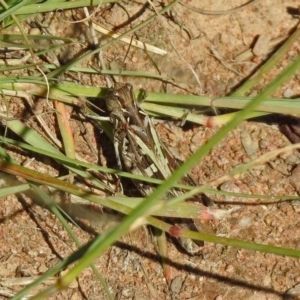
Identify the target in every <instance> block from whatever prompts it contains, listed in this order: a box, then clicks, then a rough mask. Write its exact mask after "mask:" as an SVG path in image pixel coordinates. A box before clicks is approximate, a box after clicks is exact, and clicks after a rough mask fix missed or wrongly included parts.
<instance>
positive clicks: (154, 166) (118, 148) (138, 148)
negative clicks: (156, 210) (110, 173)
mask: <svg viewBox="0 0 300 300" xmlns="http://www.w3.org/2000/svg"><path fill="white" fill-rule="evenodd" d="M106 106H107V109H108V111H109V112H110V120H111V122H112V124H113V128H114V132H113V138H114V148H115V153H116V158H117V165H118V168H119V169H120V170H126V171H127V172H130V173H133V174H137V175H143V176H147V177H153V178H157V179H166V178H168V177H169V176H171V174H172V170H174V169H175V168H176V167H177V165H178V163H177V160H176V159H175V158H174V157H173V156H172V154H171V153H170V152H169V150H168V149H167V148H166V147H165V146H164V145H163V144H162V142H161V141H160V139H159V137H158V135H157V132H156V129H155V127H154V125H153V124H152V121H151V119H150V117H149V116H148V115H147V114H146V113H145V112H144V111H143V110H142V108H141V107H140V106H139V104H138V102H137V100H136V99H135V95H134V93H133V88H132V85H131V84H128V83H126V84H123V83H116V84H115V86H114V88H112V89H111V90H110V91H109V92H108V95H107V98H106ZM183 181H184V182H187V183H188V184H189V185H190V184H192V185H194V184H193V182H192V180H191V179H190V178H189V177H188V176H186V177H185V178H184V179H183ZM134 184H135V185H136V187H137V188H138V190H139V191H140V193H141V194H142V195H143V196H148V195H150V194H151V193H152V192H153V190H154V188H155V186H154V185H151V184H149V183H143V182H140V181H136V180H134ZM181 193H182V191H180V190H179V189H175V188H174V189H172V190H170V191H169V192H168V194H167V195H166V197H165V198H166V200H167V199H171V198H174V197H176V196H178V195H180V194H181ZM200 201H201V200H200ZM190 225H191V224H190V223H188V225H187V223H186V221H184V222H183V223H180V225H179V226H181V227H185V228H187V227H191V226H190ZM193 227H194V228H193V229H194V230H195V226H193ZM188 229H189V228H188ZM196 230H197V229H196ZM179 241H180V244H181V245H182V247H183V248H184V249H185V250H186V251H187V252H188V253H190V254H194V253H197V252H198V251H199V250H200V248H199V246H198V245H197V244H196V243H195V242H194V241H192V240H190V239H185V238H180V240H179Z"/></svg>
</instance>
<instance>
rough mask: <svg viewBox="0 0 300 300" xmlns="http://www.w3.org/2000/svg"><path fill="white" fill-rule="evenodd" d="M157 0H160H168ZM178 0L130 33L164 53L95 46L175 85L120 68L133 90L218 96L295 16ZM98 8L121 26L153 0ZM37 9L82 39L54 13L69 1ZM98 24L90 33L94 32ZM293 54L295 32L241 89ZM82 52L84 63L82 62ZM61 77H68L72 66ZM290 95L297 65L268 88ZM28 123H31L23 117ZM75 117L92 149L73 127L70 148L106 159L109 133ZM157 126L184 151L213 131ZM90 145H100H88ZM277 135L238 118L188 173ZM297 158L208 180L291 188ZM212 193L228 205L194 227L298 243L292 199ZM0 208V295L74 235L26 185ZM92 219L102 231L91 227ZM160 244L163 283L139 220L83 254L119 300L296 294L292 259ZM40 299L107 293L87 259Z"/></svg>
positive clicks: (207, 173) (81, 233)
mask: <svg viewBox="0 0 300 300" xmlns="http://www.w3.org/2000/svg"><path fill="white" fill-rule="evenodd" d="M164 2H165V5H166V4H167V2H168V1H164ZM183 2H184V4H187V5H189V7H187V6H185V5H182V4H179V3H178V4H176V5H175V6H174V8H173V9H172V10H171V12H169V13H168V14H167V15H163V16H162V17H160V18H159V19H157V20H156V21H154V22H152V23H150V24H149V25H148V26H147V27H145V28H144V29H142V30H140V31H138V32H137V36H138V38H139V39H140V40H141V41H143V42H146V43H148V44H151V45H155V46H156V47H159V48H161V49H164V50H166V51H167V52H168V54H167V55H166V56H160V55H157V54H153V53H150V54H149V53H145V52H144V51H143V50H140V49H136V48H134V47H131V49H130V50H129V53H128V56H127V58H126V60H125V62H124V61H123V60H124V57H125V53H126V51H127V48H128V45H125V44H121V43H120V44H118V45H117V46H116V45H114V46H111V47H108V48H107V49H105V51H104V52H103V57H104V59H105V60H106V61H107V64H108V65H109V66H110V68H112V69H113V68H116V67H120V66H122V67H123V68H124V69H127V70H138V71H141V72H153V73H159V74H161V75H163V76H166V77H168V78H172V79H173V80H175V81H176V82H177V83H178V86H176V87H174V86H173V85H170V84H168V85H166V84H162V83H161V82H159V81H155V80H150V79H141V78H134V79H132V78H129V77H127V78H122V79H121V80H123V81H127V82H131V83H132V84H133V85H134V86H135V88H136V89H138V88H140V87H143V88H145V89H146V90H149V91H167V92H173V93H175V92H179V93H186V92H190V93H196V94H199V95H200V94H201V95H209V96H212V97H213V96H217V95H225V94H227V93H229V92H230V91H232V90H234V88H235V86H236V85H237V84H238V83H240V82H241V81H242V80H243V79H244V78H246V77H247V76H248V75H249V74H250V73H251V72H252V71H253V70H254V69H255V68H257V67H258V66H259V64H260V63H261V62H262V61H263V60H264V59H265V58H266V57H267V55H269V53H270V51H272V47H273V46H272V45H273V44H272V43H274V44H276V41H277V39H279V38H283V39H284V38H286V37H287V36H289V35H290V34H291V32H292V31H293V29H294V28H295V27H296V26H297V24H298V19H297V16H299V14H298V15H297V12H298V5H299V2H298V1H293V0H280V1H279V0H265V1H263V0H261V1H258V0H257V1H250V2H251V3H249V5H245V6H244V7H241V8H240V9H236V10H235V9H234V8H237V7H240V6H241V5H243V4H245V2H244V1H242V0H226V1H224V0H222V1H221V0H216V1H207V0H204V1H197V0H189V1H183ZM161 4H162V3H160V5H159V3H158V2H156V1H154V6H155V9H157V10H160V9H161ZM190 6H192V7H193V9H190V8H191V7H190ZM103 7H106V6H103ZM106 8H107V9H105V10H101V9H102V7H101V9H100V10H99V12H98V13H96V14H95V15H94V16H93V18H94V19H95V20H96V21H97V22H98V23H99V24H103V26H104V27H106V28H113V27H119V28H120V31H122V28H123V27H124V26H126V25H127V24H128V23H130V22H132V23H131V25H132V26H133V25H136V24H138V23H139V22H141V20H145V19H146V18H147V17H148V16H149V15H150V11H152V10H153V8H152V7H151V5H150V4H148V5H147V1H121V3H120V5H112V6H107V7H106ZM195 8H198V11H196V10H195ZM228 10H231V11H230V13H226V12H228ZM92 11H93V10H92V9H90V12H92ZM292 13H294V15H293V14H292ZM40 17H41V20H42V22H46V21H47V23H48V24H47V25H48V28H49V30H53V31H55V33H56V34H57V35H61V36H71V37H78V36H80V35H82V34H83V35H85V37H86V38H87V37H88V36H89V35H90V34H89V32H88V30H87V27H86V25H83V24H76V25H74V24H71V23H69V22H62V21H61V20H64V19H73V20H74V19H82V18H83V14H82V11H80V10H78V11H75V12H70V11H69V12H59V13H58V12H57V13H54V14H51V17H50V18H47V16H45V15H43V16H40ZM34 24H35V23H34V22H30V21H27V22H24V28H25V30H28V32H30V31H31V30H33V27H34ZM34 29H36V28H34ZM15 33H16V32H15ZM98 35H99V39H100V40H101V38H100V37H101V35H100V34H98ZM258 36H262V37H263V38H262V43H261V45H256V41H257V38H258ZM265 41H266V42H265ZM255 46H256V47H255ZM79 47H80V46H78V49H77V48H76V47H74V49H73V48H72V49H68V51H65V52H64V53H58V54H57V56H58V58H59V60H60V62H62V61H63V60H64V59H65V60H68V59H69V58H71V57H72V56H73V55H76V51H79V50H80V48H79ZM249 49H252V50H249ZM253 49H254V50H253ZM242 53H243V55H241V54H242ZM298 55H299V41H298V42H297V43H295V45H294V46H293V48H292V49H291V50H290V51H289V52H288V54H287V56H286V57H285V58H284V59H283V60H282V61H281V62H280V63H279V64H278V65H277V66H276V68H274V69H273V70H272V71H271V72H270V73H269V74H268V75H267V76H266V77H265V78H264V80H262V82H260V84H259V86H258V87H256V89H255V90H253V91H252V92H251V95H256V94H257V93H258V92H259V91H260V90H261V89H262V88H263V87H264V86H265V85H266V84H267V83H268V82H269V81H270V80H271V79H272V78H274V77H275V76H276V75H277V74H278V73H279V72H280V71H281V70H283V69H284V68H285V67H286V66H287V65H288V64H289V63H290V62H291V61H292V60H293V59H295V58H296V57H297V56H298ZM91 63H93V62H92V61H88V62H83V65H84V64H86V65H88V64H91ZM190 68H192V69H193V70H194V73H195V74H196V76H195V74H194V73H193V72H191V69H190ZM66 76H67V75H66ZM79 76H80V77H79ZM65 78H66V79H68V80H72V79H71V77H65ZM74 80H75V79H74ZM76 80H79V81H80V83H81V84H84V85H94V86H95V85H97V86H104V85H105V83H104V80H103V77H102V76H93V77H92V76H90V75H86V74H81V75H78V77H77V78H76ZM299 94H300V87H299V75H298V76H297V75H296V76H295V77H293V79H292V80H290V81H289V82H288V83H286V84H285V85H284V86H283V87H282V88H281V89H280V90H278V91H277V92H276V94H275V95H273V96H276V97H280V98H284V97H286V95H288V96H289V97H295V96H296V95H299ZM38 100H39V101H41V108H40V109H41V111H43V109H44V110H45V109H46V108H47V107H46V104H45V102H43V99H35V101H38ZM37 103H39V102H37ZM43 103H44V104H43ZM47 105H49V104H47ZM299 105H300V104H299ZM25 108H26V107H25V105H24V101H23V100H22V99H18V98H11V99H10V109H11V112H13V113H14V114H15V115H17V116H18V115H22V110H23V109H25ZM47 122H48V124H49V126H50V127H51V126H55V123H54V121H53V117H51V115H50V117H49V119H48V121H47ZM74 124H75V125H74V130H78V132H81V131H80V130H81V129H80V127H76V126H78V123H74ZM31 125H32V126H38V125H35V124H34V122H32V124H31ZM84 126H85V127H86V130H87V132H88V134H89V136H90V139H91V144H92V146H93V147H94V149H95V153H96V154H95V155H93V154H92V153H91V151H90V149H89V148H88V147H87V145H86V143H84V141H83V139H82V138H81V135H80V134H78V135H77V134H76V137H75V141H76V150H77V151H78V153H79V154H80V155H81V157H84V158H85V159H86V160H88V161H91V162H93V161H95V160H96V157H98V156H100V157H101V159H100V161H101V163H102V164H106V165H108V166H112V167H113V166H115V161H114V158H113V157H112V156H106V155H105V153H107V152H108V151H107V149H110V150H109V151H110V152H111V153H113V147H112V145H110V142H109V140H108V139H107V138H105V136H104V134H100V133H99V134H97V136H96V137H95V132H96V131H95V130H94V128H93V126H92V124H85V125H84ZM3 130H4V129H3ZM157 130H158V132H159V133H160V135H161V138H162V140H163V141H164V142H165V143H166V144H167V145H169V146H170V147H171V148H172V149H173V150H172V151H173V152H176V153H177V154H178V156H179V157H180V158H181V159H182V160H184V159H186V158H187V157H188V156H189V155H191V154H192V153H193V152H194V151H195V150H196V149H197V148H198V147H199V146H201V144H203V143H205V142H206V141H207V140H208V139H209V138H210V137H211V136H213V134H214V133H215V132H216V131H217V130H218V128H214V129H209V128H204V127H202V126H198V125H192V124H186V125H185V126H184V127H179V126H176V124H174V123H168V122H165V123H161V124H158V125H157ZM53 132H55V128H54V127H53ZM100 144H101V145H106V146H105V147H104V150H103V151H102V152H101V153H100V154H99V153H98V151H99V150H98V149H99V145H100ZM286 145H289V141H288V140H287V138H286V137H285V136H284V135H283V134H282V133H280V131H279V128H278V124H277V123H275V122H274V123H272V121H270V120H268V122H265V121H260V122H255V121H248V122H244V123H243V124H242V125H240V126H239V127H238V128H237V129H236V130H234V131H232V132H231V133H230V134H229V135H228V136H227V137H226V139H225V140H223V141H222V142H221V143H220V144H219V145H217V146H216V147H215V148H214V149H213V151H212V152H211V153H210V154H209V156H207V157H206V158H205V160H203V161H202V162H199V164H198V165H197V166H195V167H194V169H193V170H192V172H191V175H192V177H193V178H194V179H195V181H196V182H198V183H199V184H200V183H201V182H207V181H209V180H212V179H215V178H218V177H219V176H222V175H224V174H226V173H227V172H228V171H230V170H231V169H232V168H234V167H236V166H238V165H240V164H242V163H246V162H249V161H251V160H252V159H254V158H257V157H259V156H260V155H262V154H264V153H267V152H268V151H271V150H275V149H277V148H281V147H283V146H286ZM106 148H107V149H106ZM9 153H10V154H11V155H12V156H13V157H14V159H15V160H16V161H18V162H22V164H27V165H28V164H29V166H30V167H31V168H33V169H35V170H37V171H40V172H44V173H47V174H50V175H53V176H57V175H58V174H59V170H58V169H57V168H56V165H55V164H53V163H51V162H49V161H45V160H41V159H38V160H36V161H33V162H31V161H30V158H31V157H30V156H28V153H23V152H20V151H18V150H17V149H9ZM299 162H300V155H299V153H298V152H297V151H294V152H292V151H290V152H289V153H284V154H282V155H280V156H279V157H277V158H276V159H274V160H272V161H270V162H268V163H265V164H259V165H257V166H255V168H253V169H252V170H250V171H247V172H245V173H244V174H242V175H241V176H239V177H238V178H236V179H232V180H228V181H227V182H224V183H223V184H222V185H221V186H218V187H217V188H218V189H220V190H224V191H230V192H239V193H245V194H247V193H248V194H249V193H250V194H261V195H277V196H281V195H282V196H283V195H298V193H299V192H300V191H299V183H298V182H299V179H300V178H299V175H298V174H299V172H298V169H299ZM3 179H4V178H3ZM5 180H6V181H7V180H8V179H7V178H6V179H5ZM2 184H5V183H2ZM6 184H7V182H6ZM212 200H213V201H214V202H215V204H216V205H217V206H218V207H220V208H222V209H224V210H227V211H228V214H227V215H226V217H224V218H223V219H222V220H220V221H210V222H203V221H202V222H200V223H201V228H202V230H203V231H204V232H208V233H213V234H216V235H219V236H224V237H231V238H236V239H240V240H246V241H253V242H257V243H263V244H271V245H276V246H281V247H286V248H292V249H298V247H300V222H299V221H298V219H299V213H300V206H299V205H298V202H297V201H294V202H280V203H277V202H272V203H271V204H266V203H263V202H262V201H261V199H249V198H237V197H233V196H226V197H225V196H216V197H215V196H214V197H213V198H212ZM95 209H96V208H95ZM0 216H1V219H0V220H1V222H0V241H1V242H0V257H1V260H0V264H1V265H0V299H7V298H9V297H10V295H13V294H14V293H15V292H16V291H18V290H20V288H21V286H20V285H14V284H13V282H14V280H15V279H17V280H19V281H17V282H18V283H19V282H20V280H21V279H24V278H27V277H29V278H31V277H35V276H38V275H41V274H43V273H44V272H46V271H47V270H48V269H49V268H51V267H53V266H54V265H55V264H56V263H57V262H59V261H60V260H61V259H63V258H65V257H67V256H68V255H70V254H71V253H72V252H73V251H74V250H75V249H76V246H75V244H74V242H73V241H72V240H71V239H70V237H69V236H68V234H67V233H66V231H65V230H64V228H63V227H62V225H61V224H60V223H59V222H58V220H57V219H56V218H55V217H54V216H53V215H52V214H51V213H50V212H49V211H48V210H45V209H43V208H41V207H40V206H38V205H36V204H35V202H32V199H29V198H27V197H26V196H23V195H19V196H18V197H7V198H5V199H1V204H0ZM100 216H101V215H100ZM99 219H101V217H99ZM73 230H74V232H75V233H76V235H77V237H78V238H79V240H80V242H81V243H86V242H87V241H89V240H90V239H91V238H92V237H93V234H92V233H91V232H88V231H85V230H83V229H82V228H80V227H76V226H73ZM96 230H97V231H98V232H99V231H101V230H100V229H99V228H97V229H96ZM168 246H169V252H168V258H169V260H170V264H171V271H172V272H171V276H170V280H169V282H167V280H166V279H165V277H164V274H163V269H162V267H161V264H160V258H159V256H158V255H157V252H156V250H155V247H154V245H153V242H152V238H151V236H150V235H149V232H148V231H147V230H145V229H142V228H141V229H139V230H137V231H134V232H131V233H130V234H128V235H126V236H124V237H122V239H121V240H120V241H119V242H118V243H117V244H116V245H114V246H113V247H111V248H110V249H108V250H107V251H106V252H105V253H104V254H103V255H102V256H101V257H99V258H98V259H97V260H96V261H95V263H94V265H95V267H96V268H97V269H98V271H99V272H100V273H101V274H102V276H103V279H104V281H105V282H106V284H107V286H108V288H109V290H110V292H111V293H112V295H113V296H114V298H115V299H120V300H121V299H124V300H125V299H136V300H143V299H172V300H175V299H207V300H213V299H214V300H227V299H228V300H229V299H259V300H263V299H265V300H267V299H269V300H270V299H272V300H277V299H300V288H299V287H298V285H299V284H300V273H299V267H300V263H299V260H298V259H294V258H290V257H281V256H277V255H274V254H266V253H260V252H255V251H250V250H244V249H238V248H234V247H229V246H224V245H216V244H212V243H205V244H204V246H203V248H202V250H201V253H200V254H199V255H194V256H190V255H187V254H185V253H182V252H181V251H180V250H179V249H178V247H176V246H175V245H174V243H173V241H171V240H170V241H169V245H168ZM47 284H49V283H46V285H47ZM46 285H45V286H46ZM288 293H290V295H288ZM292 293H294V294H293V296H292V295H291V294H292ZM49 299H73V300H75V299H89V300H92V299H108V298H107V296H106V294H105V292H104V290H103V288H102V286H101V284H100V282H99V281H97V280H96V278H95V275H94V274H93V272H92V270H91V269H90V268H87V269H86V270H85V271H84V272H83V273H82V274H81V275H80V276H79V277H78V279H77V281H76V282H75V283H74V284H73V285H72V286H70V287H69V288H68V289H66V290H64V291H62V292H59V293H58V294H56V295H54V296H52V297H50V298H49Z"/></svg>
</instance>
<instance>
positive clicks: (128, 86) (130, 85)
mask: <svg viewBox="0 0 300 300" xmlns="http://www.w3.org/2000/svg"><path fill="white" fill-rule="evenodd" d="M125 86H126V88H127V89H128V90H130V91H131V90H132V84H130V83H126V84H125Z"/></svg>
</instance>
